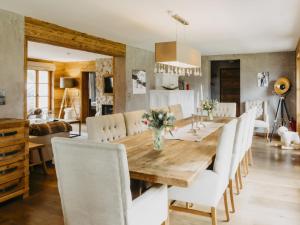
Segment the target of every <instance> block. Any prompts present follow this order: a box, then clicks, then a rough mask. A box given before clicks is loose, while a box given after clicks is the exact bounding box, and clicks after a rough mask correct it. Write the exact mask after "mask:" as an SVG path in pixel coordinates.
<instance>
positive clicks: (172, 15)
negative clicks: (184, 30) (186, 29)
mask: <svg viewBox="0 0 300 225" xmlns="http://www.w3.org/2000/svg"><path fill="white" fill-rule="evenodd" d="M167 13H168V14H169V15H170V16H171V17H172V18H173V19H174V20H176V21H177V22H179V23H181V24H182V25H186V26H187V25H189V24H190V23H189V22H188V21H187V20H186V19H184V18H183V17H181V16H179V15H178V14H177V13H174V12H173V11H171V10H168V11H167Z"/></svg>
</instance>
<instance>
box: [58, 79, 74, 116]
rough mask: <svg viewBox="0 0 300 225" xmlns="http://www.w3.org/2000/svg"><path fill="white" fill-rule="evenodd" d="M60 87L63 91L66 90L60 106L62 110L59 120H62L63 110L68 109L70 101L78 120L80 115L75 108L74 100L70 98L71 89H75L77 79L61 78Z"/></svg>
mask: <svg viewBox="0 0 300 225" xmlns="http://www.w3.org/2000/svg"><path fill="white" fill-rule="evenodd" d="M59 87H60V88H62V89H65V90H64V96H63V99H62V101H61V104H60V110H59V114H58V118H59V119H60V118H61V115H62V111H63V109H64V108H67V107H68V99H69V101H70V102H71V106H72V108H73V110H74V112H75V115H76V118H78V114H77V112H76V108H75V105H74V102H73V99H72V98H70V96H69V94H68V91H69V89H70V88H74V87H75V79H74V78H71V77H61V78H60V83H59Z"/></svg>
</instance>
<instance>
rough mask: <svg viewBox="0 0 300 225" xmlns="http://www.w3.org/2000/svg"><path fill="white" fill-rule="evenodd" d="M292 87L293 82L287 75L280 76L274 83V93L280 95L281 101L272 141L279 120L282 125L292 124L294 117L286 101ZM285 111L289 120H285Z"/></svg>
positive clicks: (276, 115)
mask: <svg viewBox="0 0 300 225" xmlns="http://www.w3.org/2000/svg"><path fill="white" fill-rule="evenodd" d="M290 89H291V82H290V81H289V79H288V78H287V77H280V78H279V79H278V80H277V81H276V82H275V84H274V93H275V94H276V95H278V96H279V101H278V104H277V109H276V114H275V120H274V123H273V128H272V133H271V138H270V141H272V139H273V134H274V132H275V129H276V128H277V127H278V122H280V123H281V126H288V125H291V123H292V118H291V116H290V113H289V111H288V109H287V105H286V102H285V99H286V96H287V95H288V94H289V91H290ZM284 113H286V116H287V119H288V121H286V120H285V116H284ZM279 114H280V118H279ZM278 119H279V121H278Z"/></svg>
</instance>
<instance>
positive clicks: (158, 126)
mask: <svg viewBox="0 0 300 225" xmlns="http://www.w3.org/2000/svg"><path fill="white" fill-rule="evenodd" d="M174 121H175V117H174V116H173V114H171V113H168V112H165V111H162V110H159V111H155V110H151V111H150V112H149V113H145V114H144V115H143V122H144V123H145V124H146V125H147V126H148V127H149V128H151V129H152V131H153V148H154V150H157V151H161V150H162V149H163V144H164V131H165V130H167V131H169V132H171V130H172V129H173V128H174Z"/></svg>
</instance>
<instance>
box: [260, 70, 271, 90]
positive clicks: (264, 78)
mask: <svg viewBox="0 0 300 225" xmlns="http://www.w3.org/2000/svg"><path fill="white" fill-rule="evenodd" d="M257 86H258V87H268V86H269V72H260V73H258V74H257Z"/></svg>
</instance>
